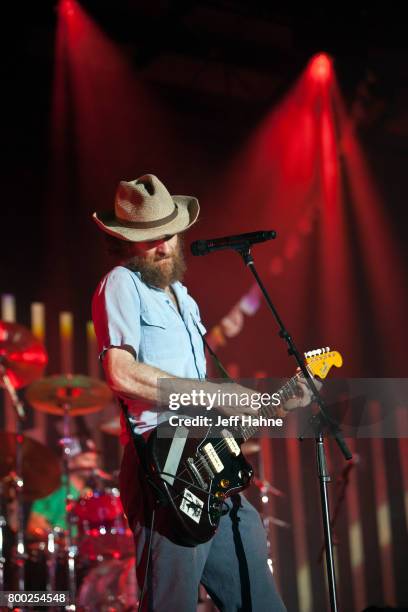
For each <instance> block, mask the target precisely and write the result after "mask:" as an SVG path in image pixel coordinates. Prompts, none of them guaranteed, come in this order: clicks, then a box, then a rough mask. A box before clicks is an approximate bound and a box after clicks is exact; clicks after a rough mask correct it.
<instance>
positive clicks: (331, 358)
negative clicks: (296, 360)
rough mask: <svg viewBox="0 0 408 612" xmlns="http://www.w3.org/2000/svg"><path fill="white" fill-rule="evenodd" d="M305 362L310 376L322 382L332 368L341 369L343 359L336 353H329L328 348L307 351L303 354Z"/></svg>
mask: <svg viewBox="0 0 408 612" xmlns="http://www.w3.org/2000/svg"><path fill="white" fill-rule="evenodd" d="M305 360H306V365H307V367H308V369H309V370H310V372H311V374H313V376H318V377H319V378H321V379H322V380H323V379H324V378H326V376H327V375H328V373H329V371H330V369H331V368H332V367H333V366H336V368H341V366H342V365H343V357H342V356H341V355H340V353H339V352H338V351H331V350H330V347H329V346H326V347H324V348H320V349H316V350H314V351H308V352H307V353H305Z"/></svg>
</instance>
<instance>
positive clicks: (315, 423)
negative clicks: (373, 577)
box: [235, 243, 352, 612]
mask: <svg viewBox="0 0 408 612" xmlns="http://www.w3.org/2000/svg"><path fill="white" fill-rule="evenodd" d="M235 250H236V251H237V253H239V254H240V255H241V257H242V259H243V260H244V263H245V265H246V266H248V267H249V269H250V270H251V272H252V274H253V276H254V277H255V280H256V282H257V283H258V286H259V288H260V289H261V291H262V293H263V296H264V298H265V300H266V302H267V304H268V306H269V309H270V310H271V312H272V314H273V317H274V319H275V321H276V323H277V325H278V327H279V336H280V338H282V339H283V340H284V341H285V342H286V344H287V345H288V354H289V355H291V356H293V357H294V359H295V361H296V363H297V365H298V366H299V368H300V369H301V371H302V372H303V375H304V377H305V380H306V382H307V384H308V385H309V388H310V390H311V392H312V394H313V401H315V402H316V403H317V404H318V406H319V412H318V413H317V414H316V415H313V416H312V417H311V419H310V424H311V425H312V427H313V430H314V432H315V442H316V462H317V469H318V478H319V484H320V501H321V510H322V520H323V530H324V539H325V547H326V566H327V578H328V585H329V597H330V608H331V610H332V612H337V609H338V608H337V594H336V576H335V570H334V558H333V543H332V533H331V524H330V511H329V498H328V493H327V483H328V482H330V475H329V473H328V471H327V463H326V454H325V448H324V437H323V430H327V431H329V433H330V434H331V435H332V436H333V437H334V439H335V440H336V442H337V444H338V446H339V448H340V451H341V452H342V453H343V455H344V457H345V459H351V458H352V455H351V453H350V451H349V449H348V447H347V445H346V443H345V441H344V438H343V435H342V433H341V431H340V428H339V426H338V424H337V423H336V422H335V421H334V420H333V419H332V418H331V417H330V416H329V415H328V414H327V413H326V409H325V403H324V401H323V399H322V397H321V396H320V393H319V391H318V390H317V388H316V385H315V383H314V380H313V377H312V376H311V374H310V372H309V371H308V369H307V367H306V366H305V364H304V361H303V359H302V357H301V356H300V354H299V351H298V350H297V348H296V346H295V343H294V341H293V338H292V336H291V335H290V334H289V332H288V330H287V329H286V327H285V326H284V324H283V321H282V319H281V317H280V316H279V313H278V311H277V310H276V308H275V306H274V304H273V302H272V300H271V298H270V296H269V294H268V292H267V290H266V288H265V286H264V284H263V283H262V280H261V278H260V276H259V274H258V272H257V270H256V268H255V262H254V259H253V257H252V254H251V245H250V244H249V243H248V244H246V245H244V246H239V247H237V248H236V249H235ZM300 439H302V438H300Z"/></svg>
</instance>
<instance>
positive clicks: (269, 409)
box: [239, 372, 303, 442]
mask: <svg viewBox="0 0 408 612" xmlns="http://www.w3.org/2000/svg"><path fill="white" fill-rule="evenodd" d="M301 376H303V373H302V372H298V373H297V374H295V376H292V378H290V379H289V380H288V381H287V382H286V383H285V384H284V385H282V387H280V389H278V391H275V393H277V394H278V395H279V397H280V400H281V401H280V404H279V405H278V406H273V405H268V406H261V408H259V410H258V412H257V413H256V417H257V418H258V417H260V416H262V417H265V418H268V419H271V418H280V419H282V418H285V417H286V415H287V414H288V413H289V412H291V410H285V409H282V407H281V405H282V404H283V403H285V402H286V401H287V400H289V399H291V398H293V396H294V395H296V391H297V384H298V381H299V378H300V377H301ZM254 416H255V413H254ZM239 429H240V435H241V437H242V438H243V440H244V441H245V442H246V441H247V440H249V438H252V436H254V435H255V434H256V433H257V432H258V431H259V429H260V428H259V427H256V426H254V425H250V426H247V427H243V426H242V425H241V426H240V428H239Z"/></svg>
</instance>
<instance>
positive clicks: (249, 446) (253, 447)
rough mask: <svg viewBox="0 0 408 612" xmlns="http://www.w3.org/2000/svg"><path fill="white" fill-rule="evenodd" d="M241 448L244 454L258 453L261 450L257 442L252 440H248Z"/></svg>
mask: <svg viewBox="0 0 408 612" xmlns="http://www.w3.org/2000/svg"><path fill="white" fill-rule="evenodd" d="M241 450H242V452H243V453H244V455H253V454H254V453H258V452H259V451H260V450H261V447H260V446H259V444H257V443H256V442H252V441H250V440H247V442H244V443H243V444H242V445H241Z"/></svg>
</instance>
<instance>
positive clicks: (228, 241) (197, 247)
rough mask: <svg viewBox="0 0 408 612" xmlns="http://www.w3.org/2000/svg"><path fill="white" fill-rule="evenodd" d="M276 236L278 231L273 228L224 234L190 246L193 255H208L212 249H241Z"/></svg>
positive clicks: (197, 241)
mask: <svg viewBox="0 0 408 612" xmlns="http://www.w3.org/2000/svg"><path fill="white" fill-rule="evenodd" d="M275 238H276V232H275V231H273V230H270V231H263V232H262V231H260V232H249V233H247V234H237V235H236V236H224V237H223V238H212V239H210V240H196V241H195V242H192V243H191V247H190V248H191V252H192V254H193V255H207V253H212V251H221V250H223V249H235V250H237V251H239V250H242V249H246V248H248V247H250V246H251V244H256V243H257V242H265V241H266V240H274V239H275Z"/></svg>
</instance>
